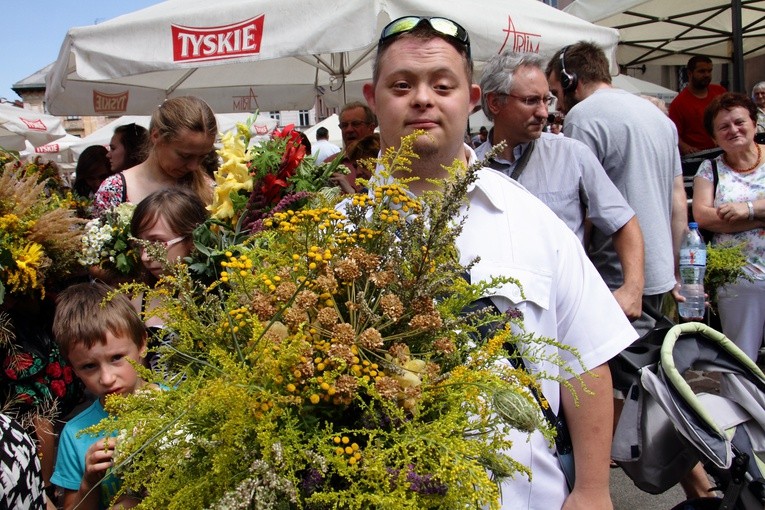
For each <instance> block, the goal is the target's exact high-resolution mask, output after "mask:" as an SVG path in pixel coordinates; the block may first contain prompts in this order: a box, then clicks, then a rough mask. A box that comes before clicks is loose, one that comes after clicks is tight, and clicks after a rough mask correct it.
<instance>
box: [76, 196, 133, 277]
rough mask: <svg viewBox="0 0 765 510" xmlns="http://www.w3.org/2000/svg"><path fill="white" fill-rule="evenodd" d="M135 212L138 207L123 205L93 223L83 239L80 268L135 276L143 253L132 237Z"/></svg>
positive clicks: (89, 223)
mask: <svg viewBox="0 0 765 510" xmlns="http://www.w3.org/2000/svg"><path fill="white" fill-rule="evenodd" d="M134 210H135V204H131V203H128V202H123V203H121V204H119V205H117V206H115V207H113V208H112V209H110V210H109V211H106V212H105V213H104V214H102V215H101V216H100V217H98V218H94V219H92V220H90V221H89V222H88V223H87V225H86V226H85V233H84V235H83V236H82V245H81V247H80V256H79V258H78V261H79V262H80V264H82V265H83V266H85V267H91V266H99V267H101V268H102V269H106V270H109V271H116V272H118V273H119V274H123V275H129V274H132V273H133V272H134V271H135V270H136V268H137V267H138V263H139V253H138V250H136V249H135V247H134V245H133V243H132V242H131V235H130V220H131V219H132V218H133V211H134Z"/></svg>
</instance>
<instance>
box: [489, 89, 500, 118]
mask: <svg viewBox="0 0 765 510" xmlns="http://www.w3.org/2000/svg"><path fill="white" fill-rule="evenodd" d="M501 102H502V99H500V95H499V94H497V93H495V92H489V93H488V94H486V106H488V107H489V111H490V112H491V113H492V114H494V115H496V114H497V112H499V109H500V108H501V107H502V105H501Z"/></svg>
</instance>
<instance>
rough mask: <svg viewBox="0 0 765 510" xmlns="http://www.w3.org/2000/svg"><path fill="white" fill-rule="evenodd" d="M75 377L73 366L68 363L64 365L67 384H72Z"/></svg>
mask: <svg viewBox="0 0 765 510" xmlns="http://www.w3.org/2000/svg"><path fill="white" fill-rule="evenodd" d="M73 379H74V377H73V372H72V367H70V366H69V365H66V366H65V367H64V382H65V383H66V384H72V380H73Z"/></svg>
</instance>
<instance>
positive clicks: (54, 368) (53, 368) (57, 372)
mask: <svg viewBox="0 0 765 510" xmlns="http://www.w3.org/2000/svg"><path fill="white" fill-rule="evenodd" d="M45 373H46V374H48V375H49V376H51V377H55V378H56V379H58V378H59V377H61V375H62V370H61V365H59V364H58V362H53V363H51V364H50V365H48V366H47V367H46V368H45Z"/></svg>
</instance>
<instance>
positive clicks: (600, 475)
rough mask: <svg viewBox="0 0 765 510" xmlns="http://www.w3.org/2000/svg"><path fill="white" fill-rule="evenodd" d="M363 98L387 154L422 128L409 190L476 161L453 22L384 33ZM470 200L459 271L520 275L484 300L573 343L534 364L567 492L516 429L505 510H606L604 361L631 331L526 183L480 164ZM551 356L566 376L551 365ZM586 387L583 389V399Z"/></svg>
mask: <svg viewBox="0 0 765 510" xmlns="http://www.w3.org/2000/svg"><path fill="white" fill-rule="evenodd" d="M364 97H365V98H366V99H367V102H369V105H370V106H371V107H372V109H373V110H374V111H375V113H376V114H377V116H378V119H379V122H380V143H381V150H382V151H385V150H386V149H388V148H397V147H399V145H400V143H401V138H402V137H403V136H406V135H409V134H411V133H412V132H413V131H415V130H424V131H426V134H425V135H423V136H420V137H418V139H417V140H416V141H415V144H414V148H415V150H416V151H417V153H418V156H419V158H418V159H414V160H413V161H412V173H411V174H409V173H407V174H405V175H404V176H405V177H411V176H414V177H418V178H419V179H418V180H415V181H412V182H410V183H409V189H410V191H411V192H412V193H414V194H421V193H424V192H427V191H428V190H435V189H438V188H439V187H440V185H441V184H440V183H442V182H444V180H445V179H447V178H448V172H447V170H446V167H449V166H451V165H452V164H453V163H454V162H455V160H456V161H458V162H461V163H463V164H465V165H467V164H469V163H472V162H474V161H476V156H475V153H474V152H473V150H472V149H471V148H470V147H469V146H468V145H466V144H465V143H464V130H465V126H466V125H467V120H468V116H469V114H470V113H471V112H472V110H473V108H474V107H475V106H476V105H477V104H478V101H479V100H480V97H481V91H480V88H479V87H478V85H475V84H473V64H472V60H471V58H470V40H469V38H468V34H467V32H466V31H465V30H464V28H462V27H461V26H460V25H458V24H457V23H455V22H454V21H451V20H448V19H444V18H423V17H418V16H408V17H405V18H401V19H397V20H394V21H393V22H391V23H390V24H389V25H388V26H387V27H385V29H384V30H383V32H382V36H381V38H380V43H379V45H378V50H377V58H376V60H375V65H374V74H373V82H372V83H367V84H365V85H364ZM467 198H468V201H469V208H468V209H467V210H466V211H465V212H464V214H465V222H464V224H463V230H462V234H461V235H460V237H459V238H458V240H457V248H458V252H459V255H460V262H461V263H463V264H466V265H467V264H468V263H471V262H474V261H475V259H476V257H478V258H480V260H479V261H477V262H476V263H475V264H474V265H472V266H471V268H470V277H471V279H472V280H475V281H479V280H485V279H487V278H490V277H493V276H496V277H514V278H517V279H518V280H519V281H520V283H521V285H522V286H523V290H524V293H525V294H524V296H520V295H516V294H515V293H514V292H512V291H511V290H510V289H509V288H502V289H498V290H497V292H496V295H493V296H491V301H492V303H493V304H494V305H495V306H496V307H497V308H498V309H499V310H500V311H501V312H505V311H507V310H510V309H518V310H520V311H521V313H522V314H523V317H524V324H525V328H526V331H527V332H528V333H530V334H534V335H539V336H543V337H548V338H552V339H555V340H557V341H558V342H561V344H568V345H570V346H572V347H573V348H575V349H576V351H577V352H578V354H579V355H581V358H576V357H575V356H573V355H572V352H571V351H570V350H568V349H566V348H559V347H557V346H554V345H548V346H546V347H545V352H544V353H537V354H539V355H540V356H541V357H542V358H543V360H539V363H538V364H536V365H535V366H534V368H533V369H534V370H538V371H541V372H543V373H545V374H546V375H548V376H551V377H546V378H543V380H542V382H541V390H542V393H543V394H544V397H545V399H546V400H547V402H549V409H550V411H551V412H552V413H553V414H557V415H561V414H564V415H565V419H566V422H567V423H568V429H569V431H570V435H571V445H572V446H573V452H574V458H575V465H576V467H575V471H576V481H575V482H573V490H572V491H571V492H570V493H569V492H568V491H567V489H566V487H567V484H566V478H565V476H564V471H563V468H562V467H561V464H560V462H559V460H558V457H556V449H555V446H554V445H550V444H549V442H548V441H547V440H546V439H545V438H544V437H543V436H542V435H541V434H540V433H539V432H535V433H533V434H531V436H530V437H529V436H527V435H526V434H524V433H520V432H516V431H512V430H511V431H508V433H509V434H510V435H511V436H512V438H513V448H512V450H511V451H509V452H508V454H509V455H510V456H512V457H513V458H514V459H515V460H517V461H518V462H520V463H521V464H524V465H526V466H528V467H529V468H530V469H531V472H532V477H533V478H532V479H531V480H529V479H527V477H525V476H522V475H517V476H516V477H515V478H511V479H506V480H503V481H502V484H501V490H502V500H501V504H502V508H505V509H511V508H512V509H519V508H533V509H540V510H552V509H557V508H564V507H565V508H566V509H568V510H572V509H585V508H586V509H593V508H597V509H610V508H611V507H612V504H611V499H610V495H609V488H608V478H609V469H608V458H609V453H610V445H611V425H610V423H611V417H612V410H613V409H612V401H611V398H610V395H611V377H610V372H609V370H608V365H607V364H606V362H607V361H608V360H609V359H610V358H611V357H613V356H615V355H616V354H617V353H618V352H620V351H621V350H622V349H624V348H625V347H626V346H628V345H629V344H630V343H631V342H632V341H633V340H634V339H635V337H636V334H635V331H634V330H633V329H632V328H631V327H630V325H629V323H628V322H627V320H626V318H625V317H624V314H623V313H622V312H621V310H620V308H619V305H618V304H617V302H616V300H615V299H614V298H613V296H612V295H611V293H610V292H609V291H608V288H607V287H606V286H605V284H604V283H603V281H602V279H601V278H600V277H599V276H598V274H597V272H596V271H595V268H594V267H593V266H592V264H591V263H590V262H589V260H588V259H587V256H586V255H585V253H584V250H583V248H582V245H581V243H580V242H579V240H578V239H577V238H576V236H575V235H574V234H573V232H571V231H570V230H569V229H568V228H566V226H565V225H564V224H563V223H562V222H561V221H560V220H559V219H558V218H557V217H555V215H554V214H553V213H552V211H550V209H549V208H547V207H546V206H545V205H544V204H542V203H541V202H540V201H539V200H538V199H536V198H535V197H534V196H533V195H531V194H530V193H529V192H528V191H526V190H524V189H523V187H522V186H520V185H518V184H517V183H515V182H514V181H513V180H511V179H510V178H509V177H507V176H506V175H504V174H502V173H500V172H497V171H494V170H492V169H489V168H485V169H482V170H480V171H479V173H478V180H477V181H476V182H475V183H474V185H472V186H471V189H470V190H469V191H468V197H467ZM557 357H560V359H562V360H563V361H564V362H565V363H567V364H568V368H561V367H559V366H558V365H556V364H555V363H552V362H551V361H550V360H552V359H556V358H557ZM545 360H546V361H545ZM580 363H582V364H583V365H584V366H586V367H587V368H589V369H590V371H585V370H584V368H583V367H582V365H580ZM579 377H581V379H580V378H579ZM559 380H568V381H570V382H571V384H572V385H573V386H572V387H573V388H575V391H576V394H577V395H576V398H575V396H574V395H573V394H572V392H570V391H568V390H567V389H563V390H562V386H561V384H560V382H559ZM582 383H584V384H586V385H587V387H588V388H589V390H590V392H584V391H582ZM577 399H578V401H577Z"/></svg>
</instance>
